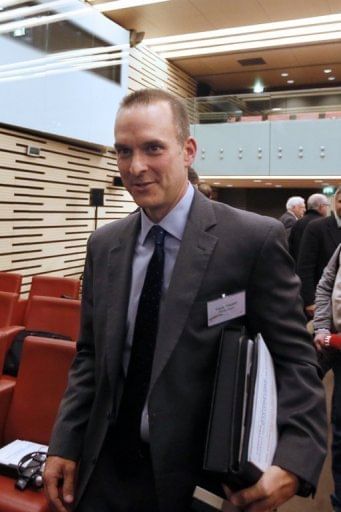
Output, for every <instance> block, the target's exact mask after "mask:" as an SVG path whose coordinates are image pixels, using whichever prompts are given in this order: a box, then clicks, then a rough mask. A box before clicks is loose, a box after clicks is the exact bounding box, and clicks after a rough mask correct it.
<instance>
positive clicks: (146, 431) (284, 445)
mask: <svg viewBox="0 0 341 512" xmlns="http://www.w3.org/2000/svg"><path fill="white" fill-rule="evenodd" d="M115 138H116V143H115V147H116V151H117V158H118V167H119V170H120V173H121V177H122V180H123V183H124V185H125V186H126V188H127V190H128V191H129V192H130V193H131V194H132V196H133V198H134V200H135V201H136V203H137V204H138V205H139V206H140V211H138V212H136V213H134V214H132V215H129V216H128V217H126V218H125V219H122V220H119V221H116V222H114V223H110V224H107V225H105V226H103V227H101V228H100V229H98V230H97V231H96V232H95V233H93V235H92V236H91V237H90V239H89V243H88V252H87V259H86V264H85V273H84V287H83V299H82V322H81V334H80V339H79V341H78V344H77V355H76V358H75V361H74V363H73V365H72V368H71V371H70V377H69V384H68V387H67V390H66V393H65V396H64V399H63V401H62V404H61V408H60V411H59V414H58V418H57V421H56V424H55V427H54V431H53V434H52V438H51V442H50V448H49V457H48V461H47V464H46V469H45V485H46V492H47V496H48V498H49V500H50V502H51V503H52V504H53V506H54V508H55V509H56V510H58V511H59V512H65V511H66V510H69V509H70V507H72V508H73V509H74V510H76V511H77V512H90V511H91V512H94V511H95V510H98V511H100V512H109V511H110V512H123V511H125V512H189V510H190V507H191V496H192V493H193V490H194V487H195V486H196V485H202V486H204V487H206V488H207V489H209V490H211V491H214V492H217V493H218V492H221V491H222V488H221V485H220V482H219V479H217V478H214V477H212V476H210V475H206V474H205V473H204V472H203V471H202V463H203V452H204V447H205V437H206V430H207V421H208V416H209V411H210V399H211V394H212V387H213V380H214V373H215V366H216V360H217V351H218V346H219V340H220V338H221V333H222V330H223V328H224V327H225V326H226V325H228V324H229V319H231V318H233V316H235V317H239V318H238V320H239V321H240V322H243V324H244V325H245V326H246V327H247V329H248V331H249V333H250V334H251V335H253V334H256V333H257V332H260V331H261V332H262V334H263V337H264V339H265V341H266V343H267V345H268V347H269V349H270V351H271V354H272V357H273V360H274V364H275V369H276V378H277V382H278V393H279V396H278V429H279V442H278V447H277V450H276V453H275V457H274V460H273V465H272V466H271V467H270V468H269V469H268V470H266V471H265V473H264V474H263V476H262V478H261V479H260V480H259V482H258V483H257V484H256V485H254V486H252V487H249V488H247V489H245V490H242V491H239V492H236V493H234V494H233V495H232V497H231V501H232V503H234V504H235V505H238V506H240V507H242V509H243V510H247V511H250V512H252V511H256V510H257V511H258V512H268V511H270V510H273V509H274V508H276V507H277V506H279V505H280V504H281V503H283V502H285V501H286V500H287V499H289V498H290V497H291V496H292V495H294V494H295V493H299V494H301V495H309V494H310V493H311V492H313V491H314V489H315V487H316V484H317V480H318V476H319V473H320V470H321V466H322V463H323V459H324V456H325V451H326V439H325V437H326V436H325V432H326V418H325V403H324V393H323V388H322V386H321V382H320V379H319V377H318V373H317V364H316V357H315V352H314V349H313V346H312V343H311V340H310V338H309V336H308V333H307V331H306V329H305V320H304V316H303V312H302V304H301V302H300V298H299V282H298V279H297V277H296V275H295V273H294V269H293V265H292V260H291V258H290V256H289V255H288V253H287V251H286V248H285V247H286V240H285V230H284V228H283V226H282V224H281V223H280V222H278V221H276V220H274V219H270V218H267V217H261V216H258V215H256V214H252V213H247V212H244V211H240V210H236V209H234V208H231V207H229V206H227V205H224V204H221V203H216V202H214V201H210V200H208V199H207V198H205V197H204V196H203V195H202V194H200V193H199V192H197V191H196V190H194V188H193V187H192V186H191V185H190V184H189V183H188V179H187V169H188V167H189V166H191V165H192V163H193V161H194V158H195V154H196V142H195V140H194V139H193V137H191V136H190V132H189V122H188V117H187V113H186V110H185V108H184V106H183V105H182V103H181V102H180V101H179V100H177V99H176V98H174V97H173V96H171V95H170V94H168V93H166V92H164V91H160V90H142V91H138V92H136V93H133V94H131V95H130V96H127V97H126V98H125V99H124V101H123V103H122V104H121V107H120V109H119V112H118V115H117V119H116V126H115ZM155 225H156V228H155V227H154V226H155ZM155 229H156V231H157V232H158V234H160V233H161V232H162V240H159V241H157V240H156V237H157V236H158V235H157V236H155V244H156V245H155V247H154V242H153V240H151V239H150V237H149V232H150V231H152V232H154V233H155ZM153 251H154V252H153ZM158 251H159V252H158ZM162 251H163V254H164V267H163V277H162V276H161V274H160V271H159V270H158V271H157V272H158V277H160V276H161V282H162V289H161V292H160V295H161V303H160V304H159V306H155V296H156V295H157V294H158V293H159V292H157V291H156V286H157V285H156V284H155V282H154V284H153V286H154V289H155V293H154V292H151V291H150V292H149V293H148V294H145V293H144V290H145V286H146V281H147V280H149V278H150V273H151V272H150V267H151V264H152V261H154V255H155V253H156V252H158V254H160V253H161V252H162ZM147 267H148V268H147ZM140 296H141V297H140ZM236 297H238V301H239V302H238V303H239V307H240V309H239V311H237V309H234V306H233V304H234V302H235V299H236ZM146 301H147V303H148V302H149V304H148V307H151V305H152V304H153V307H155V308H156V307H157V308H159V310H156V309H155V311H157V314H150V315H149V318H148V317H146V315H145V317H144V321H145V323H146V326H147V327H146V326H144V325H142V326H141V325H140V324H141V318H140V317H141V315H140V309H141V308H142V306H141V303H142V302H143V303H144V306H145V302H146ZM221 306H222V307H221ZM212 308H213V310H214V313H216V314H217V315H218V317H219V319H218V320H217V321H216V322H210V320H209V316H208V311H209V310H210V311H212ZM226 310H228V311H229V317H227V316H226V314H225V313H224V311H226ZM243 310H245V315H243V316H242V317H241V318H240V315H241V311H243ZM157 320H158V328H157V331H156V335H155V338H156V339H155V348H153V350H154V353H153V357H152V364H150V366H151V370H150V374H149V375H148V376H147V377H146V374H145V373H146V372H144V370H145V368H144V366H148V364H149V363H147V362H146V363H144V361H142V363H143V364H142V365H141V364H140V372H141V373H144V380H146V379H147V391H148V393H147V395H146V396H145V397H144V398H143V399H144V403H143V404H142V405H144V407H143V411H142V409H141V413H140V416H139V417H138V429H137V432H138V441H137V443H136V439H135V441H134V443H133V444H132V443H131V442H130V441H128V440H129V439H131V434H132V433H134V432H135V431H136V425H134V424H133V423H134V422H133V421H131V423H130V424H129V422H128V423H127V422H124V421H122V418H123V417H125V418H127V417H128V418H129V417H132V416H133V415H131V416H129V413H132V411H133V409H135V405H136V404H134V400H132V401H130V402H129V405H128V406H127V403H128V401H127V395H129V391H128V388H129V389H130V388H131V387H132V382H133V381H134V378H135V388H134V389H135V393H136V402H138V401H141V393H140V390H139V389H138V386H136V382H139V376H138V375H134V372H133V371H131V368H132V367H133V366H134V365H135V366H136V360H138V359H140V363H141V360H142V359H143V353H142V354H141V352H140V353H139V357H135V355H136V351H137V350H138V349H137V348H136V347H138V346H139V339H138V338H139V337H137V336H136V331H137V330H138V332H139V336H140V337H142V338H144V336H147V338H146V341H145V352H146V353H147V352H149V351H150V347H149V345H151V341H150V340H149V339H148V334H149V335H150V337H151V338H152V337H153V334H152V332H154V329H155V323H156V322H157ZM134 326H135V327H134ZM141 327H142V328H141ZM143 327H145V329H144V331H145V332H144V334H141V333H143ZM146 331H147V332H146ZM149 331H150V332H149ZM137 362H139V361H137ZM135 366H134V367H135ZM141 366H142V368H141ZM135 373H136V372H135ZM145 384H146V383H145V382H144V384H143V386H145ZM143 386H142V385H141V387H143ZM142 397H143V393H142ZM129 408H130V409H131V410H129ZM123 411H124V412H123ZM127 414H128V416H127ZM122 425H123V427H122ZM76 474H77V478H76Z"/></svg>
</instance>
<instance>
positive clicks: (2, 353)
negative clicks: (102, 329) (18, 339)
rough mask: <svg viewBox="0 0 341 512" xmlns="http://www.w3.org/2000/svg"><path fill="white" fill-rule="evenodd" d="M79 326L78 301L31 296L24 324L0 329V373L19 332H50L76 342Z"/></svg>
mask: <svg viewBox="0 0 341 512" xmlns="http://www.w3.org/2000/svg"><path fill="white" fill-rule="evenodd" d="M79 324H80V301H79V300H73V299H60V298H57V297H40V296H39V295H38V296H36V297H35V296H33V297H32V299H31V300H30V301H29V304H28V307H27V311H26V315H25V322H24V324H23V325H20V326H18V325H16V326H10V327H5V328H2V329H0V373H1V370H2V368H3V366H4V361H5V357H6V353H7V351H8V349H9V347H10V346H11V344H12V342H13V340H14V338H15V336H16V334H18V333H19V332H20V331H22V330H24V329H26V330H30V331H44V332H51V333H54V334H59V335H62V336H67V337H69V338H70V339H71V340H76V339H77V337H78V333H79ZM52 341H53V340H52ZM68 343H70V342H68ZM25 344H26V341H25Z"/></svg>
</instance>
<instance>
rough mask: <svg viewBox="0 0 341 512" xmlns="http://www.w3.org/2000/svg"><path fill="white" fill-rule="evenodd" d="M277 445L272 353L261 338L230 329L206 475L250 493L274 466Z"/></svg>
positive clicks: (209, 436)
mask: <svg viewBox="0 0 341 512" xmlns="http://www.w3.org/2000/svg"><path fill="white" fill-rule="evenodd" d="M260 373H261V375H260ZM276 443H277V390H276V382H275V374H274V368H273V362H272V359H271V356H270V353H269V351H268V349H267V347H266V344H265V342H264V340H263V338H262V337H261V335H260V334H258V335H257V336H256V337H255V338H254V339H252V338H250V337H248V336H247V335H246V333H245V330H244V329H243V328H233V327H231V328H226V329H225V330H224V331H223V333H222V338H221V344H220V350H219V356H218V362H217V370H216V377H215V386H214V391H213V396H212V404H211V412H210V418H209V426H208V432H207V440H206V450H205V456H204V464H203V467H204V470H206V471H209V472H211V473H215V474H216V475H217V476H218V477H219V478H220V480H221V481H222V482H224V483H226V484H227V485H228V486H229V487H230V488H231V489H232V490H238V489H241V488H245V487H248V486H250V485H253V484H254V483H256V482H257V481H258V480H259V478H260V477H261V475H262V473H263V471H264V470H265V469H266V467H269V466H270V465H271V463H272V458H273V455H274V451H275V447H276ZM256 445H257V446H256Z"/></svg>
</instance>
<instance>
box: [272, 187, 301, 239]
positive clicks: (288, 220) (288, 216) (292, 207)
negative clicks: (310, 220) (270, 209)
mask: <svg viewBox="0 0 341 512" xmlns="http://www.w3.org/2000/svg"><path fill="white" fill-rule="evenodd" d="M285 207H286V212H285V213H283V215H281V216H280V218H279V219H278V220H280V221H281V222H282V224H283V225H284V227H285V230H286V232H287V236H289V235H290V231H291V229H292V227H293V226H294V225H295V223H296V222H297V221H298V219H301V218H302V217H303V215H304V212H305V201H304V198H303V197H301V196H292V197H289V199H288V200H287V202H286V205H285Z"/></svg>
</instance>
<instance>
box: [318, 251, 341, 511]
mask: <svg viewBox="0 0 341 512" xmlns="http://www.w3.org/2000/svg"><path fill="white" fill-rule="evenodd" d="M336 280H337V282H338V283H339V284H338V286H337V287H336V288H335V287H334V285H335V281H336ZM335 294H338V296H335ZM340 294H341V244H340V245H339V246H338V247H337V248H336V250H335V252H334V254H333V255H332V257H331V259H330V260H329V262H328V265H327V266H326V267H325V269H324V271H323V274H322V277H321V279H320V281H319V283H318V285H317V288H316V297H315V306H316V309H315V314H314V320H313V323H314V331H315V338H314V343H315V345H316V348H317V350H318V351H319V353H320V354H321V361H322V363H324V364H326V363H327V364H329V366H330V367H331V368H332V369H333V373H334V389H333V399H332V427H333V442H332V450H331V451H332V474H333V480H334V492H333V494H332V495H331V503H332V506H333V511H334V512H341V351H340V350H335V349H332V348H326V345H325V339H326V336H328V335H330V334H332V333H334V332H338V333H340V332H341V309H340V306H339V305H340V303H341V296H340ZM327 368H328V366H327V367H326V368H324V369H327Z"/></svg>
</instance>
